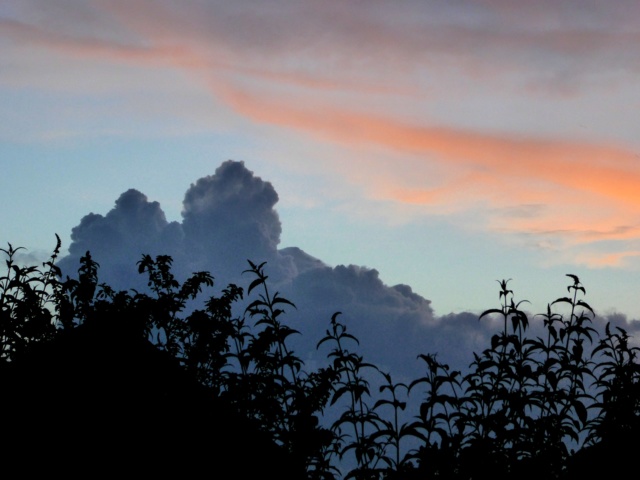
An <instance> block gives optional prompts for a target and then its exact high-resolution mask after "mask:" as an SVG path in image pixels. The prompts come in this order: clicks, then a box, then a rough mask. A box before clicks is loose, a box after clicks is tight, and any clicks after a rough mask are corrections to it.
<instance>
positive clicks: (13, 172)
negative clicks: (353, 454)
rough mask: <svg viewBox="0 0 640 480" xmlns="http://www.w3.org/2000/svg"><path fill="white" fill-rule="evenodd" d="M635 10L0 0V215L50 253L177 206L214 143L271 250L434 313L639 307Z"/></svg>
mask: <svg viewBox="0 0 640 480" xmlns="http://www.w3.org/2000/svg"><path fill="white" fill-rule="evenodd" d="M639 47H640V4H638V2H636V1H632V0H615V1H612V2H606V5H605V2H601V1H595V0H594V1H577V0H574V1H569V0H561V1H551V0H540V1H531V2H512V1H506V0H502V1H500V0H493V1H492V0H485V1H466V2H457V1H453V2H435V1H434V2H431V1H393V2H391V1H384V0H374V1H371V2H367V3H364V2H341V1H327V2H312V1H305V0H303V1H296V2H292V1H281V0H262V1H259V2H258V1H255V2H254V1H243V2H225V1H187V2H177V1H169V0H160V1H146V0H142V1H137V0H134V1H131V0H130V1H119V0H108V1H102V0H97V1H87V0H82V1H81V0H58V1H56V2H50V1H46V0H6V1H4V2H3V3H2V5H0V72H1V75H0V105H2V107H1V108H0V164H1V166H2V169H3V172H2V173H3V175H2V176H0V192H1V193H0V199H1V200H2V201H3V206H4V208H3V209H2V210H0V225H2V234H3V239H4V241H5V242H11V243H12V244H14V245H22V246H25V247H27V248H28V249H29V251H30V252H32V253H36V254H40V252H46V251H50V250H51V248H52V247H53V245H54V243H55V238H54V233H58V234H60V236H61V238H62V240H63V244H64V246H65V247H68V246H69V245H70V244H71V237H70V235H71V229H72V228H73V227H75V226H76V225H78V224H79V222H80V220H81V219H82V218H83V217H84V216H85V215H87V214H88V213H90V212H94V213H97V214H101V215H105V214H106V213H107V212H109V211H110V210H111V209H112V208H113V206H114V202H115V200H116V199H117V198H118V197H119V195H120V194H121V193H123V192H125V191H126V190H128V189H129V188H135V189H137V190H139V191H140V192H143V193H144V194H145V195H146V196H147V197H148V198H149V200H150V201H157V202H159V203H160V205H161V207H162V210H163V211H164V213H165V214H166V217H167V220H168V221H180V219H181V211H182V208H183V205H182V201H183V198H184V194H185V191H187V189H189V187H190V185H191V184H192V183H194V182H196V181H197V180H198V179H199V178H202V177H205V176H208V175H213V174H214V172H215V171H216V169H217V168H218V167H219V166H220V165H221V164H222V162H224V161H225V160H228V159H233V160H242V161H244V164H245V166H246V168H247V169H249V170H250V171H252V172H253V173H254V174H255V175H256V176H258V177H260V178H262V179H263V180H264V181H268V182H271V183H272V185H273V187H274V188H275V190H276V191H277V193H278V196H279V201H278V203H277V204H276V206H275V209H276V210H277V212H278V214H279V216H280V221H281V223H282V234H281V237H280V245H279V246H280V247H288V246H297V247H300V248H301V249H303V250H304V251H305V252H307V253H309V254H311V255H313V256H315V257H317V258H319V259H321V260H322V261H323V262H325V263H326V264H328V265H331V266H337V265H340V264H344V265H349V264H355V265H362V266H367V267H370V268H375V269H377V270H378V271H379V273H380V278H381V279H382V281H384V282H385V283H387V284H388V285H395V284H397V283H403V284H408V285H410V286H411V287H412V288H413V290H414V291H415V292H417V293H419V294H420V295H422V296H423V297H425V298H427V299H429V300H431V302H432V303H431V306H432V308H433V309H434V310H435V312H436V314H439V315H443V314H447V313H450V312H457V313H459V312H462V311H467V310H468V311H473V312H478V311H482V310H484V309H486V308H491V307H494V306H496V304H497V297H498V295H497V294H498V284H497V283H496V282H495V280H497V279H502V278H512V279H513V280H512V283H511V286H512V287H513V289H514V290H515V291H516V294H517V295H518V297H519V298H527V299H528V300H529V301H531V303H532V310H534V311H535V312H541V311H544V310H545V308H546V304H547V302H550V301H552V300H554V299H555V298H557V297H559V296H561V295H564V294H565V292H566V285H567V284H568V282H567V277H565V274H567V273H573V274H577V275H578V276H579V277H580V279H581V280H582V282H583V284H584V285H585V287H586V288H587V294H588V295H587V300H588V301H589V302H590V303H591V305H592V306H593V307H594V308H595V309H596V311H597V312H601V313H609V312H611V311H612V310H614V309H615V310H617V311H619V312H621V313H624V314H626V315H628V316H629V318H634V319H635V318H640V306H639V305H638V302H637V301H636V299H637V298H638V295H637V292H638V291H640V279H639V276H638V273H639V270H640V258H638V256H639V255H640V201H639V200H640V193H638V192H639V191H640V190H639V189H638V186H639V184H640V140H639V138H640V137H639V136H638V122H637V118H638V117H637V112H638V111H639V107H640V89H639V88H638V82H637V78H638V70H639V69H640V48H639Z"/></svg>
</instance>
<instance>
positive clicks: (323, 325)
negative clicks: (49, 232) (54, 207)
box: [59, 161, 437, 369]
mask: <svg viewBox="0 0 640 480" xmlns="http://www.w3.org/2000/svg"><path fill="white" fill-rule="evenodd" d="M277 202H278V194H277V192H276V191H275V189H274V188H273V185H272V184H271V183H269V182H267V181H264V180H262V179H261V178H260V177H258V176H256V175H254V174H253V172H251V171H250V170H249V169H247V167H246V166H245V165H244V163H243V162H236V161H226V162H224V163H222V164H221V165H220V166H219V167H218V168H217V169H216V171H215V173H214V174H213V175H210V176H207V177H204V178H201V179H199V180H197V181H196V182H195V183H193V184H192V185H191V186H190V188H189V189H188V190H187V192H186V194H185V197H184V202H183V212H182V221H181V222H167V220H166V218H165V215H164V212H163V211H162V208H161V207H160V205H159V204H158V202H153V201H149V200H148V199H147V197H146V196H145V195H144V194H142V193H141V192H139V191H137V190H134V189H131V190H128V191H127V192H125V193H123V194H122V195H121V196H120V197H119V198H118V199H117V200H116V202H115V205H114V207H113V209H112V210H111V211H109V212H108V213H107V214H106V215H101V214H97V213H90V214H88V215H86V216H85V217H84V218H82V220H81V221H80V223H79V225H77V226H76V227H75V228H74V229H73V231H72V235H71V238H72V244H71V246H70V247H69V252H70V253H69V255H68V256H67V257H65V258H63V259H62V260H61V261H60V262H59V266H60V267H61V268H62V269H63V272H64V273H65V274H69V275H72V274H74V273H75V270H76V269H77V268H78V265H79V259H80V257H81V256H82V255H84V254H85V252H86V251H91V254H92V256H93V258H94V259H95V260H96V261H98V262H99V263H100V264H101V268H100V271H99V274H100V281H102V282H105V283H108V284H110V285H112V286H113V287H114V288H118V289H125V288H131V287H133V288H136V289H144V288H145V279H144V277H142V276H140V275H139V274H138V273H137V270H136V262H137V261H139V260H140V258H141V256H142V255H143V254H150V255H159V254H167V255H171V256H172V257H173V259H174V273H176V275H177V276H178V278H179V279H184V278H186V277H187V275H189V274H190V273H192V272H196V271H202V270H206V271H209V272H211V273H212V274H213V276H214V277H215V279H216V285H217V286H218V288H222V287H224V286H226V285H227V284H228V283H236V284H239V285H241V286H244V287H245V288H246V286H247V285H248V283H249V282H250V281H251V280H252V278H250V277H249V276H248V275H246V274H245V275H243V274H242V272H243V271H244V270H246V269H247V267H248V263H247V260H252V261H254V262H255V263H261V262H266V266H265V268H266V273H267V274H268V275H269V282H270V287H271V288H272V290H273V291H274V292H275V291H279V292H280V294H281V295H282V296H285V297H286V298H289V299H290V300H292V301H293V302H294V303H295V304H296V307H297V308H296V309H290V311H289V312H288V318H287V320H288V321H290V323H291V324H292V327H294V328H296V329H297V330H299V331H300V332H301V333H302V335H300V336H298V337H297V338H296V340H295V341H294V344H295V346H296V350H297V351H299V352H301V353H300V355H301V356H302V357H303V358H305V359H309V360H312V361H315V360H316V359H320V358H321V356H322V354H319V353H314V351H315V345H316V343H317V342H318V340H319V339H320V338H321V337H322V336H323V335H324V333H325V331H326V329H327V328H328V326H329V321H330V319H331V316H332V315H333V314H334V313H335V312H337V311H340V312H342V316H341V320H342V321H344V322H345V323H346V324H347V325H348V328H349V330H350V331H352V332H353V334H354V335H356V336H357V337H358V338H359V339H360V340H361V346H360V347H358V349H359V351H361V352H362V353H363V354H364V355H365V357H366V358H371V361H374V362H376V363H380V364H382V365H384V366H385V367H387V368H388V369H395V368H394V367H402V366H403V365H404V367H402V368H405V369H406V364H407V363H415V358H416V356H417V355H418V353H420V352H421V351H423V350H424V349H428V347H429V341H428V339H429V337H430V336H431V335H432V332H430V329H432V328H433V326H434V325H436V324H437V322H436V321H435V319H434V316H433V310H432V308H431V302H430V301H429V300H427V299H425V298H423V297H421V296H420V295H418V294H416V293H415V292H413V291H412V290H411V288H410V287H409V286H407V285H396V286H389V285H386V284H385V283H384V282H383V281H382V279H381V278H380V276H379V273H378V271H377V270H375V269H371V268H366V267H361V266H356V265H348V266H345V265H338V266H336V267H330V266H328V265H326V264H325V263H324V262H322V261H321V260H320V259H317V258H315V257H313V256H312V255H310V254H308V253H306V252H304V251H303V250H302V249H300V248H298V247H287V248H283V249H280V248H279V244H280V235H281V232H282V225H281V222H280V218H279V216H278V213H277V211H276V210H275V205H276V203H277ZM353 347H354V348H356V347H355V346H353ZM325 353H326V352H325Z"/></svg>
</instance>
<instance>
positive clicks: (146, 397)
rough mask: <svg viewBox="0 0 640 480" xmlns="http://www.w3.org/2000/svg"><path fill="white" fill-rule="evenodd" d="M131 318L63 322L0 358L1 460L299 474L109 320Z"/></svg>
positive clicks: (73, 467) (176, 368)
mask: <svg viewBox="0 0 640 480" xmlns="http://www.w3.org/2000/svg"><path fill="white" fill-rule="evenodd" d="M109 320H111V321H109ZM134 320H135V319H128V318H118V319H101V320H99V321H95V322H92V323H87V324H83V325H80V326H78V327H76V328H74V329H72V330H65V331H62V332H60V333H59V334H58V335H57V336H56V338H55V339H53V340H51V341H47V342H44V343H40V344H36V345H33V347H32V348H29V349H28V350H27V351H26V352H25V353H24V354H23V355H21V356H20V358H18V359H16V360H15V361H13V362H11V363H8V364H3V365H2V367H3V368H2V371H1V372H2V383H1V388H2V392H4V393H3V400H2V412H3V418H4V420H3V422H2V425H3V437H4V438H5V439H10V442H9V443H8V444H7V445H5V448H4V453H5V455H6V456H5V455H3V456H4V461H3V464H4V465H5V468H6V467H7V465H8V464H11V463H14V467H15V468H16V469H24V468H26V469H31V468H33V467H36V468H37V469H38V470H40V469H41V470H43V471H44V470H48V469H49V468H53V469H54V470H57V471H59V472H63V471H64V472H74V471H75V472H76V473H77V474H83V475H87V476H93V473H94V472H92V471H87V470H86V469H87V468H92V469H93V468H95V469H96V470H97V471H110V472H113V473H116V472H132V471H133V472H138V473H140V474H144V475H145V476H146V475H149V474H153V473H156V474H159V473H164V474H166V473H168V472H173V474H174V475H176V476H178V477H183V476H184V474H186V473H189V472H191V473H192V474H195V473H198V472H204V471H206V472H209V474H210V475H211V476H213V478H217V477H216V475H217V476H218V477H219V478H229V477H230V476H231V477H234V478H235V477H237V478H261V477H262V476H263V475H266V476H267V477H273V478H283V475H284V478H300V473H299V472H298V475H294V474H293V472H287V465H290V464H291V461H290V459H289V458H288V456H287V455H286V454H285V452H284V451H283V450H282V449H281V448H279V447H277V446H276V445H275V444H274V443H273V442H272V441H271V439H270V438H269V437H268V436H267V435H266V434H264V433H263V432H260V431H259V429H258V427H257V426H256V425H252V424H251V423H250V422H249V421H248V420H247V419H246V418H244V417H243V416H241V415H240V414H238V412H236V411H235V409H234V408H233V407H232V406H231V405H229V404H228V403H227V402H225V401H223V400H221V399H219V398H216V397H215V396H214V395H213V394H212V393H211V392H210V391H208V389H207V388H205V387H203V386H202V385H201V384H199V383H198V382H197V381H196V379H195V378H194V377H193V376H192V375H190V374H189V373H188V372H186V371H185V370H184V368H182V367H181V365H180V364H179V362H178V361H177V360H176V359H175V358H173V357H172V356H171V355H170V354H169V353H167V352H165V351H160V350H158V349H157V348H156V347H155V346H154V345H152V344H151V343H150V342H149V341H148V340H147V339H145V338H143V337H142V336H141V335H140V334H138V335H134V334H133V333H134V332H127V329H126V328H124V329H120V328H118V329H116V328H113V324H114V323H118V324H126V323H127V322H132V321H134ZM140 333H141V332H140ZM247 458H251V461H247ZM183 478H184V477H183Z"/></svg>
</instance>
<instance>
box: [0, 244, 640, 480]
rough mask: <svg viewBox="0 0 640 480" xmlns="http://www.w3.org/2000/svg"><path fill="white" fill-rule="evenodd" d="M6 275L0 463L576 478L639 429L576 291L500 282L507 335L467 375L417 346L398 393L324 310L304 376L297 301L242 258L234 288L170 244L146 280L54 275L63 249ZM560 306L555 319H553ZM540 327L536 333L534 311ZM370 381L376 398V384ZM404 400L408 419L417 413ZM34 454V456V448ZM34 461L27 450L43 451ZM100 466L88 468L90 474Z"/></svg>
mask: <svg viewBox="0 0 640 480" xmlns="http://www.w3.org/2000/svg"><path fill="white" fill-rule="evenodd" d="M57 240H58V241H57V244H56V247H55V249H54V252H53V254H52V256H51V258H50V260H49V261H48V262H45V263H44V264H43V265H42V267H41V268H40V267H21V266H18V265H16V264H15V255H16V252H17V251H18V250H19V249H15V248H13V247H12V246H11V244H9V245H8V248H7V249H2V252H4V254H5V256H6V271H5V273H4V274H3V276H2V277H0V306H1V311H0V388H1V391H2V397H1V400H0V402H1V404H0V407H1V411H2V426H3V438H4V439H5V441H4V442H3V443H4V444H5V445H4V446H5V448H4V452H5V465H7V466H14V467H15V468H22V469H23V470H25V471H28V470H29V469H34V468H38V466H43V465H46V466H47V468H48V469H49V470H51V469H54V470H55V469H60V470H61V471H62V470H64V471H66V472H69V471H73V470H77V471H81V470H82V469H84V468H88V467H89V466H91V468H93V469H96V468H101V469H102V470H104V471H111V472H117V471H118V472H119V471H122V470H125V469H126V470H128V471H136V470H137V471H139V472H145V473H165V474H166V473H167V472H174V473H175V474H176V475H181V476H185V475H187V476H189V475H190V474H194V475H195V473H196V472H201V471H203V470H208V471H209V472H212V473H214V474H218V475H225V476H234V477H236V476H237V477H243V478H244V477H248V478H262V477H270V476H274V477H276V478H295V479H298V478H310V479H333V478H345V479H348V478H355V479H428V478H447V479H468V478H489V477H491V478H496V479H501V478H505V479H507V478H520V477H523V476H525V477H531V476H532V475H536V476H539V477H541V478H566V479H572V478H582V477H583V476H584V475H586V474H587V473H589V474H593V473H594V472H598V471H599V470H598V469H601V470H600V471H602V472H605V471H612V469H616V468H617V469H618V470H619V471H620V472H622V471H623V469H624V468H625V467H626V466H627V465H630V463H631V461H632V459H633V457H632V456H631V454H632V452H633V449H634V448H635V447H637V445H638V440H637V438H638V434H639V433H640V417H639V413H640V391H639V389H640V384H639V382H638V380H639V374H640V367H639V366H638V363H637V352H638V348H636V347H632V346H630V336H629V335H628V333H627V332H626V331H625V330H623V329H621V328H618V327H611V326H610V325H607V326H606V328H605V331H604V332H602V333H600V332H598V331H597V330H596V329H595V327H594V322H593V320H594V317H595V315H594V313H593V310H592V308H591V307H590V306H589V305H588V303H586V302H585V301H584V300H583V298H582V297H583V296H584V295H585V293H586V292H585V289H584V287H583V286H582V284H581V283H580V280H579V278H578V277H577V276H575V275H568V277H569V278H570V280H571V283H570V284H569V285H568V292H569V296H565V297H560V298H558V299H557V300H556V301H554V302H552V303H550V304H549V305H548V306H547V311H546V312H545V313H544V314H541V315H536V316H530V315H528V314H526V313H525V312H524V310H522V308H521V305H522V304H523V302H516V301H515V299H514V293H513V291H512V290H510V289H509V285H508V283H509V281H507V280H502V281H499V282H498V283H499V285H500V290H499V299H500V302H501V303H500V306H499V307H498V308H492V309H489V310H487V311H485V312H483V313H482V314H481V315H480V318H479V320H480V321H484V319H485V318H489V317H491V318H497V319H500V321H501V322H500V323H501V324H502V330H501V331H499V332H497V333H496V334H495V335H494V336H493V337H492V339H491V341H490V345H489V346H488V347H487V348H486V349H485V350H483V351H482V352H480V353H473V352H470V353H472V354H473V355H472V358H473V360H472V362H471V364H470V366H469V369H468V371H466V372H459V371H451V370H450V368H449V367H448V366H447V365H445V364H443V363H442V362H440V361H439V360H438V358H437V356H436V355H433V354H430V353H424V354H421V355H419V357H418V359H417V360H418V361H420V362H422V363H423V365H424V368H425V373H424V375H423V376H421V377H420V378H417V379H415V380H413V381H412V382H410V383H409V384H408V385H407V384H403V383H395V382H394V381H393V378H392V376H391V374H390V373H388V372H382V371H381V370H380V369H379V368H378V367H376V366H375V365H372V364H370V363H368V362H366V361H365V360H364V359H363V358H362V356H361V355H359V354H358V353H357V350H356V349H357V346H358V340H357V339H356V338H355V337H354V336H353V335H351V334H350V333H349V331H348V328H347V325H345V324H343V323H341V322H340V316H339V312H338V313H336V314H335V315H333V316H332V318H331V319H330V321H329V325H328V328H327V331H326V334H325V336H324V337H323V338H321V339H319V340H318V348H319V349H321V350H326V351H327V363H326V365H325V366H323V367H321V368H318V369H317V370H315V371H307V370H306V369H305V365H304V363H303V362H302V360H301V359H300V358H299V357H298V356H297V355H296V354H295V352H294V351H292V350H291V348H290V347H289V343H288V339H289V338H290V337H291V336H292V335H295V334H298V332H297V331H296V330H295V329H293V328H292V327H290V326H288V325H287V324H286V323H284V321H283V318H284V317H285V310H286V309H290V308H295V305H294V304H293V303H292V302H291V301H290V300H288V299H285V298H283V297H282V296H281V295H280V294H279V293H278V292H272V291H271V290H270V288H269V285H268V282H267V280H268V276H267V274H266V273H265V264H264V263H263V264H256V263H253V262H251V261H249V263H248V265H249V268H248V270H247V271H246V272H245V273H246V274H247V275H249V276H250V278H251V281H250V284H249V286H248V288H247V291H246V295H247V297H248V298H247V299H246V300H247V302H248V306H247V307H246V308H245V309H244V311H243V312H241V313H240V314H236V313H234V311H235V309H234V306H236V305H237V304H238V302H239V301H240V300H243V299H244V297H245V292H244V290H243V289H242V288H240V287H238V286H236V285H228V286H227V287H226V288H224V289H223V290H222V292H221V294H220V295H218V296H213V295H212V296H209V297H208V298H207V299H206V300H203V299H202V297H203V295H204V294H205V290H206V289H208V288H209V287H211V286H212V285H213V283H214V279H213V277H212V276H211V275H210V274H209V273H208V272H196V273H194V274H192V276H191V277H189V278H188V279H187V280H186V281H184V282H183V283H180V282H178V281H177V280H176V279H175V277H174V276H173V274H172V272H171V265H172V259H171V258H170V257H168V256H162V255H161V256H157V257H155V258H152V257H150V256H148V255H143V256H142V258H141V260H140V261H139V262H138V271H139V272H140V274H142V275H146V277H147V279H148V287H149V289H148V292H147V293H143V292H137V291H134V290H131V291H118V292H116V291H114V290H113V289H112V288H110V287H109V286H108V285H105V284H101V283H100V282H99V277H98V275H99V265H98V264H97V263H96V262H95V261H94V260H93V259H92V257H91V254H90V252H87V253H86V255H85V256H83V257H82V258H81V260H80V266H79V269H78V275H77V278H68V277H67V278H66V279H62V278H61V272H60V271H59V269H58V268H57V267H56V259H57V256H58V254H59V251H60V240H59V238H58V239H57ZM562 307H564V313H561V312H562V311H563V310H562ZM540 321H541V322H542V326H543V328H544V330H543V331H544V335H541V336H538V337H535V338H532V337H530V336H528V332H529V324H530V322H540ZM374 384H375V385H379V387H378V391H377V392H376V391H373V390H372V385H374ZM411 408H416V409H417V412H413V411H411ZM26 459H29V460H26ZM32 459H38V461H37V462H34V461H32ZM97 466H99V467H97Z"/></svg>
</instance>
